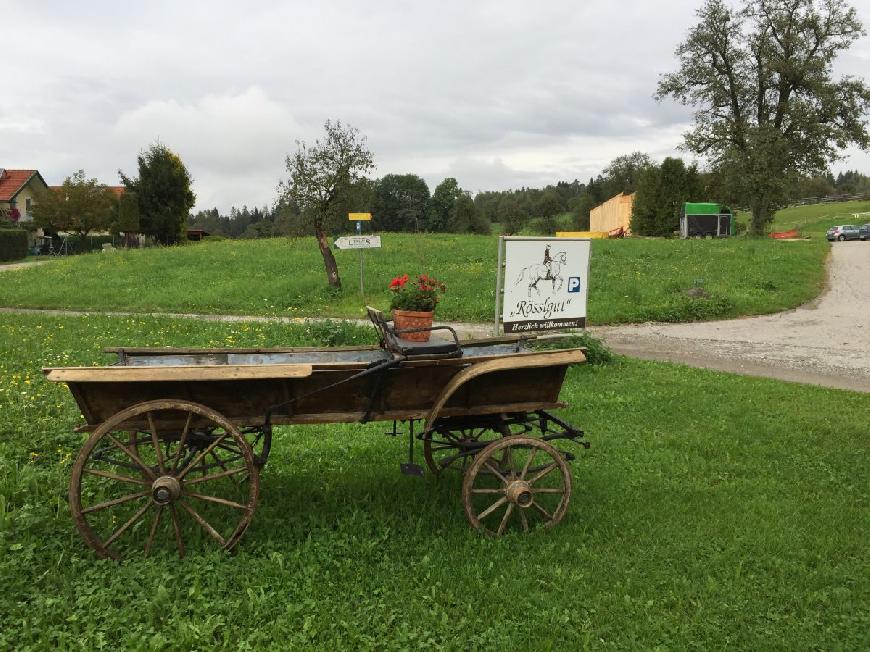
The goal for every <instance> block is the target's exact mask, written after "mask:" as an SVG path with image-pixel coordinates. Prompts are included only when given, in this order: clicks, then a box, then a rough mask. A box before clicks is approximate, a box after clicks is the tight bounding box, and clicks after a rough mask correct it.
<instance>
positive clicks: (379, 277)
mask: <svg viewBox="0 0 870 652" xmlns="http://www.w3.org/2000/svg"><path fill="white" fill-rule="evenodd" d="M592 247H593V249H592V272H591V287H590V295H589V309H588V313H589V318H590V320H591V322H593V323H596V324H605V323H619V322H637V321H645V320H656V321H691V320H698V319H713V318H717V317H729V316H737V315H744V314H760V313H768V312H775V311H779V310H784V309H787V308H792V307H794V306H797V305H799V304H800V303H802V302H804V301H807V300H809V299H811V298H813V297H814V296H816V295H817V294H818V292H819V291H820V289H821V287H822V285H823V280H824V270H823V261H824V258H825V256H826V254H827V250H828V249H827V245H826V243H825V242H824V241H823V240H821V239H819V238H816V239H814V240H812V241H810V242H805V243H789V244H785V245H784V244H783V243H780V242H774V241H772V240H770V239H757V240H747V239H745V238H735V239H722V240H686V241H682V240H653V239H626V240H607V241H605V240H596V241H594V242H593V245H592ZM496 254H497V239H496V237H495V236H469V235H444V234H439V235H431V234H428V235H411V234H384V235H383V249H381V250H375V251H370V252H368V253H366V257H365V266H364V269H365V287H366V296H365V299H363V297H361V296H360V293H359V255H358V253H357V252H355V251H338V252H336V258H337V259H338V263H339V266H340V270H341V273H342V277H343V280H344V290H343V291H341V292H334V291H331V290H330V289H329V288H328V287H327V285H326V281H325V275H324V273H323V263H322V260H321V258H320V253H319V251H318V250H317V247H316V245H315V242H314V239H313V238H304V239H298V240H290V241H288V240H286V239H273V240H256V241H250V240H248V241H246V240H237V241H224V242H213V243H201V244H196V245H189V246H182V247H174V248H168V249H163V248H161V249H146V250H134V251H118V252H114V253H112V254H102V253H96V254H87V255H82V256H75V257H71V258H67V259H63V260H56V261H52V262H51V264H49V265H41V266H39V267H35V268H33V269H25V270H20V271H15V272H8V273H7V274H8V275H7V276H4V277H3V279H2V281H3V282H2V283H0V305H2V306H19V307H35V308H78V309H89V310H129V311H134V312H147V311H167V312H197V313H233V314H253V315H285V316H298V317H311V316H338V317H362V316H364V312H363V305H364V304H365V303H366V302H368V303H371V304H373V305H375V306H379V307H382V308H387V307H388V301H389V297H388V293H387V291H386V289H385V288H386V286H387V284H388V282H389V280H390V279H391V278H392V277H393V276H395V275H397V274H401V273H406V272H407V273H412V274H413V273H417V272H426V273H430V274H433V275H436V276H437V277H439V278H442V279H443V280H444V281H446V283H447V285H448V288H449V290H448V293H447V294H446V295H445V298H444V301H443V302H442V304H441V305H440V306H439V309H438V313H437V317H438V318H439V319H443V320H461V321H489V320H491V319H492V317H493V306H494V296H495V268H496ZM695 286H700V287H703V288H704V289H705V290H706V291H707V292H708V293H709V295H710V296H709V298H706V299H705V298H701V299H691V298H689V297H687V296H686V295H685V291H686V290H688V289H690V288H692V287H695Z"/></svg>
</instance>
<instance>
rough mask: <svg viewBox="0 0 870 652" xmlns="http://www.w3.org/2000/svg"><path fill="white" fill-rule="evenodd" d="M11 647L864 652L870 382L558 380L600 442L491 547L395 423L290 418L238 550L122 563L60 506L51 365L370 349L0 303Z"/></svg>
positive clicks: (607, 370)
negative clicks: (132, 351)
mask: <svg viewBox="0 0 870 652" xmlns="http://www.w3.org/2000/svg"><path fill="white" fill-rule="evenodd" d="M0 333H2V335H0V414H2V415H3V418H2V419H0V551H2V553H0V586H2V587H3V591H2V593H0V648H2V649H15V650H26V649H49V648H59V649H87V650H91V649H103V648H111V649H127V648H133V649H143V650H144V649H159V650H168V649H178V650H188V649H206V648H208V649H233V650H237V649H262V648H265V647H269V646H272V647H278V648H280V649H348V648H350V649H371V648H379V649H409V648H412V649H455V650H469V649H482V650H490V649H492V650H494V649H502V650H504V649H534V650H539V649H541V650H543V649H561V650H565V649H569V650H576V649H651V648H655V649H686V648H694V649H722V648H726V647H728V648H738V649H761V648H773V649H867V648H868V646H870V635H868V632H870V608H868V604H870V581H868V562H867V556H866V552H867V550H866V545H867V540H868V536H870V531H868V530H870V527H868V498H870V496H868V486H867V477H868V473H870V468H868V459H870V458H868V450H867V447H868V440H867V428H866V415H867V413H868V410H870V396H866V395H859V394H853V393H848V392H838V391H833V390H823V389H817V388H811V387H806V386H797V385H789V384H784V383H778V382H774V381H767V380H760V379H751V378H743V377H737V376H730V375H724V374H718V373H713V372H706V371H699V370H691V369H688V368H683V367H678V366H671V365H664V364H656V363H647V362H639V361H629V360H619V361H618V362H617V363H615V364H611V365H608V366H604V367H597V368H592V367H586V368H577V369H574V370H572V371H571V372H570V373H569V376H568V378H567V381H566V385H565V389H564V392H563V399H564V400H566V401H567V402H568V403H569V404H570V405H571V408H570V409H568V410H566V411H565V413H564V414H565V416H566V417H567V418H568V419H569V420H571V421H573V422H576V423H577V424H579V425H582V426H583V427H584V428H585V429H586V431H587V436H588V439H589V440H590V441H591V442H592V444H593V447H592V449H591V450H590V451H588V452H585V453H582V452H581V453H580V454H579V460H578V461H577V462H575V463H574V465H573V473H574V498H573V500H572V504H571V509H570V511H569V514H568V516H567V518H566V520H565V521H564V522H563V523H562V524H560V526H559V527H558V528H556V529H555V530H553V531H552V532H533V533H531V534H529V535H527V536H510V537H507V538H504V539H501V540H487V539H485V538H481V537H479V536H478V535H476V534H475V533H473V532H472V531H471V530H470V529H469V527H468V526H467V524H466V522H465V519H464V516H463V514H462V508H461V502H460V498H459V489H460V487H459V483H458V481H440V480H435V479H432V478H429V477H426V478H423V479H417V478H409V477H405V476H402V475H400V474H399V472H398V462H399V461H400V460H402V459H403V455H404V454H405V449H404V444H403V442H402V441H401V440H394V439H391V438H388V437H385V436H383V434H382V433H383V431H384V430H385V425H384V424H370V425H366V426H362V425H349V426H329V427H298V428H285V429H281V430H280V431H279V432H278V434H277V437H276V445H275V448H274V450H273V453H272V458H271V460H270V462H269V465H268V466H267V467H266V469H265V471H264V473H263V477H262V493H261V503H260V508H259V510H258V512H257V516H256V518H255V519H254V523H253V525H252V526H251V528H250V529H249V530H248V532H247V534H246V535H245V537H244V538H243V539H242V542H241V544H240V546H239V548H238V551H237V553H236V554H233V555H224V554H220V553H213V554H190V555H188V556H187V557H186V558H185V559H183V560H179V559H178V558H177V556H174V555H173V554H170V553H169V552H168V551H164V550H162V549H161V550H158V551H157V552H156V553H155V554H153V555H152V556H151V557H150V558H149V559H147V560H145V559H141V558H139V559H131V560H129V561H126V562H124V563H123V564H121V565H116V564H114V563H109V562H102V561H98V560H97V559H96V558H95V557H94V555H93V554H92V553H91V552H90V551H89V549H87V548H85V547H84V545H83V543H82V542H81V541H80V540H79V537H78V535H77V534H76V533H75V531H74V529H73V526H72V524H71V522H70V518H69V513H68V509H67V506H66V501H65V492H66V484H67V481H68V476H69V473H70V465H71V460H72V459H73V457H74V456H75V454H76V452H77V450H78V447H79V446H80V444H81V442H82V441H83V436H82V435H77V434H73V433H72V432H71V429H72V427H73V426H74V425H76V424H77V423H78V420H79V414H78V409H77V408H76V407H75V404H74V403H73V401H72V399H71V398H70V396H69V394H68V392H67V390H66V389H65V388H64V387H62V386H56V385H50V384H48V383H46V382H44V381H43V380H42V378H41V374H40V373H39V368H40V367H41V366H43V365H69V364H92V363H95V362H102V361H105V360H106V358H105V356H104V355H103V354H101V353H100V348H101V347H103V346H109V345H117V344H136V345H146V344H150V345H168V344H175V345H193V344H195V345H209V344H211V345H215V344H235V345H243V344H244V345H261V346H262V345H269V344H279V343H280V344H291V343H301V342H308V341H316V342H330V343H338V342H339V341H344V340H350V341H363V340H366V339H368V338H370V337H371V333H370V332H369V331H361V330H357V329H355V328H351V327H347V326H344V327H342V326H331V327H328V328H320V329H319V330H318V329H315V330H312V329H310V328H304V327H301V326H294V327H281V326H277V325H268V324H245V323H239V324H214V323H200V322H195V321H187V320H161V319H153V318H149V317H141V318H125V319H119V318H114V319H113V318H106V317H93V318H44V317H33V316H10V315H0Z"/></svg>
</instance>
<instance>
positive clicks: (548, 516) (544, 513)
mask: <svg viewBox="0 0 870 652" xmlns="http://www.w3.org/2000/svg"><path fill="white" fill-rule="evenodd" d="M532 507H534V508H535V509H536V510H538V511H539V512H540V513H541V516H543V517H544V518H545V519H547V520H548V521H552V520H553V515H552V514H550V512H548V511H547V510H546V509H544V508H543V507H541V506H540V505H539V504H538V503H537V502H536V501H532Z"/></svg>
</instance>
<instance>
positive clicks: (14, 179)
mask: <svg viewBox="0 0 870 652" xmlns="http://www.w3.org/2000/svg"><path fill="white" fill-rule="evenodd" d="M46 190H48V185H47V184H46V183H45V179H43V178H42V175H41V174H40V173H39V170H7V169H5V168H0V214H3V215H5V216H8V218H9V219H10V220H12V221H13V222H19V221H22V222H27V221H30V220H32V219H33V215H32V214H31V210H32V209H33V204H34V203H35V202H36V197H37V196H38V195H39V193H40V192H45V191H46Z"/></svg>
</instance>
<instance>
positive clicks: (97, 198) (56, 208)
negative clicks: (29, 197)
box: [33, 170, 118, 237]
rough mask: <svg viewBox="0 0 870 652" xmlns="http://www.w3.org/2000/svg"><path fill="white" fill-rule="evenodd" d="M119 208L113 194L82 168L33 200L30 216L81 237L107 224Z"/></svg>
mask: <svg viewBox="0 0 870 652" xmlns="http://www.w3.org/2000/svg"><path fill="white" fill-rule="evenodd" d="M117 210H118V203H117V198H116V197H115V194H114V193H113V192H112V191H111V190H109V189H107V188H106V187H105V186H103V185H101V184H100V182H99V181H97V180H96V179H88V178H87V176H86V175H85V171H84V170H79V171H78V172H76V173H75V174H73V175H72V176H69V177H67V178H66V179H65V180H64V182H63V185H62V186H61V187H60V188H57V189H49V190H46V191H44V192H42V193H41V194H40V195H39V196H38V197H37V198H36V202H34V206H33V219H34V221H35V222H36V223H37V224H38V225H39V226H41V227H43V228H45V229H49V230H51V231H54V232H58V231H70V232H75V233H78V234H79V235H80V236H82V237H84V236H86V235H87V234H88V233H90V232H91V231H102V230H106V229H108V228H110V225H111V224H112V222H113V221H114V219H115V217H116V215H117Z"/></svg>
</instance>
